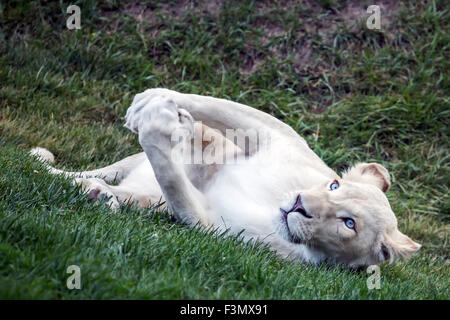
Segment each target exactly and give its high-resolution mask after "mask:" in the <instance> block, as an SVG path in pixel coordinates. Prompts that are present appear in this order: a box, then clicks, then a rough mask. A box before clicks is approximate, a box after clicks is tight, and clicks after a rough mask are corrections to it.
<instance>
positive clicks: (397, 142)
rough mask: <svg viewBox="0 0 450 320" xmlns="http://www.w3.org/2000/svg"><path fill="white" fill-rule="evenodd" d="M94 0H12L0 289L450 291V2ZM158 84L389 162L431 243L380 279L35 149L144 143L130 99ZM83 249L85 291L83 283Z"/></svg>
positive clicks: (399, 204)
mask: <svg viewBox="0 0 450 320" xmlns="http://www.w3.org/2000/svg"><path fill="white" fill-rule="evenodd" d="M77 3H78V4H79V5H80V7H81V12H82V19H81V24H82V29H81V30H79V31H72V30H67V29H66V27H65V24H66V23H65V19H66V17H67V15H66V14H65V9H66V7H67V6H68V3H64V4H63V3H61V2H60V1H54V2H52V1H45V2H44V1H42V2H39V1H8V2H6V3H5V2H2V3H1V4H0V85H1V90H0V298H31V299H42V298H50V299H55V298H57V299H58V298H64V299H79V298H98V299H110V298H149V299H155V298H156V299H178V298H187V299H197V298H200V299H308V298H310V299H318V298H324V299H380V298H381V299H449V293H450V283H449V279H450V267H449V234H450V232H449V231H450V230H449V221H450V219H449V218H450V216H449V214H450V201H449V197H448V194H449V181H450V179H449V178H450V176H449V128H448V127H449V123H450V121H449V120H450V119H449V118H450V114H449V113H450V108H449V106H450V105H449V89H448V88H449V87H450V84H449V70H450V68H449V61H450V57H449V43H450V36H449V30H448V26H449V25H450V24H449V11H448V6H446V2H445V1H443V0H442V1H431V2H429V3H428V4H427V5H424V4H422V3H421V2H417V1H410V2H406V1H405V2H401V3H399V2H389V3H390V7H389V10H388V11H382V19H383V14H387V13H386V12H389V17H387V18H386V19H385V21H386V22H385V25H383V24H382V30H381V31H371V30H367V29H366V28H365V27H364V24H363V23H361V22H359V21H358V19H356V18H355V16H351V15H350V16H349V15H348V14H346V13H347V12H350V11H351V10H350V11H349V10H348V8H350V7H352V6H357V3H361V4H362V5H361V8H362V10H364V11H365V8H366V7H367V6H368V5H369V4H371V3H365V2H364V1H362V2H353V1H342V2H341V1H339V2H338V1H319V2H318V4H316V5H314V6H312V5H311V3H313V1H310V2H302V3H300V2H298V1H287V2H279V3H278V2H277V3H275V4H271V3H272V2H269V1H258V2H254V3H250V2H248V4H244V2H243V1H226V2H225V4H224V5H222V6H215V5H214V4H215V3H216V2H214V1H212V2H209V3H210V4H211V3H212V5H210V6H206V5H205V3H203V2H201V1H200V2H196V4H195V5H194V6H193V7H190V8H189V9H188V10H182V9H180V3H184V2H180V1H178V2H177V1H168V2H163V3H161V2H160V1H153V2H152V1H149V2H148V3H147V2H145V3H144V5H141V6H138V5H135V2H134V1H132V2H126V1H114V0H111V1H99V2H95V1H83V2H82V3H81V1H74V2H71V3H70V4H77ZM283 3H287V5H283ZM393 3H394V4H393ZM145 8H146V10H145V11H144V9H145ZM383 12H384V13H383ZM139 13H142V16H141V17H140V16H139ZM382 21H383V20H382ZM382 23H383V22H382ZM152 87H167V88H171V89H175V90H179V91H182V92H189V93H198V94H203V95H213V96H216V97H224V98H229V99H232V100H234V101H239V102H242V103H245V104H249V105H251V106H253V107H255V108H259V109H261V110H263V111H265V112H269V113H271V114H272V115H274V116H276V117H278V118H279V119H282V120H283V121H285V122H286V123H288V124H289V125H291V126H292V127H293V128H294V129H295V130H297V132H298V133H300V134H301V135H302V136H304V137H305V138H306V139H307V140H308V142H309V143H310V145H311V147H312V148H313V149H314V150H315V151H316V152H317V153H318V154H319V156H320V157H322V158H323V159H324V160H325V162H326V163H327V164H328V165H329V166H330V167H332V168H333V169H336V170H338V171H340V170H342V169H344V168H346V167H347V166H348V165H350V164H352V163H354V162H356V161H360V160H361V161H377V162H380V163H382V164H383V165H385V166H386V167H387V168H388V170H389V171H390V173H391V176H392V182H393V185H392V189H391V190H390V191H389V192H388V198H389V200H390V202H391V205H392V207H393V209H394V211H395V212H396V214H397V217H398V220H399V227H400V230H402V231H403V232H404V233H406V234H408V235H409V236H411V237H412V238H413V239H414V240H416V241H418V242H420V243H422V244H423V248H422V249H421V250H420V253H419V254H418V255H416V256H415V257H413V258H412V259H411V260H410V261H409V262H406V263H398V264H395V265H383V266H381V289H380V290H368V288H367V286H366V280H367V277H368V275H367V274H366V273H365V272H359V273H352V272H350V271H348V270H346V269H343V268H339V267H328V268H327V267H325V266H322V267H319V268H317V267H313V266H310V265H301V264H294V263H290V262H286V261H282V260H280V259H278V258H277V257H276V256H275V255H274V254H273V253H271V252H270V251H269V250H268V249H267V248H265V247H263V246H261V245H254V244H244V243H241V242H240V241H239V239H237V238H233V237H224V236H222V235H220V234H216V233H214V232H212V231H211V232H209V233H206V232H203V231H200V230H197V229H190V228H188V227H186V226H184V225H181V224H178V223H174V221H173V220H172V219H171V217H170V216H169V215H168V214H167V213H166V212H160V210H157V209H152V210H150V211H144V210H137V209H136V208H133V207H124V208H123V209H122V211H121V214H111V213H110V211H109V210H108V209H107V208H105V207H104V206H103V205H102V204H96V205H94V204H91V203H88V202H87V201H86V200H87V196H85V195H83V194H81V193H80V189H79V188H78V187H74V186H72V185H71V183H70V181H67V180H64V179H62V178H61V177H55V176H51V175H49V174H47V173H46V172H45V170H44V169H43V167H42V166H41V164H39V163H37V162H36V161H33V159H32V158H31V157H30V156H28V154H27V151H28V150H29V149H30V148H31V147H33V146H36V145H39V146H43V147H46V148H48V149H50V150H51V151H52V152H53V153H55V155H56V157H57V166H58V167H60V168H67V169H82V168H83V169H84V168H95V167H99V166H103V165H106V164H109V163H112V162H114V161H116V160H119V159H121V158H123V157H124V156H126V155H130V154H132V153H133V152H138V151H139V149H140V148H139V144H138V141H137V137H136V136H134V135H132V134H131V133H130V132H129V131H127V130H126V129H125V128H123V127H122V124H123V116H124V114H125V111H126V109H127V107H128V106H129V105H130V103H131V100H132V98H133V96H134V94H136V93H139V92H141V91H143V90H145V89H146V88H152ZM72 264H76V265H79V266H80V267H81V275H82V289H81V290H72V291H71V290H68V289H67V288H66V279H67V277H68V276H69V275H68V274H67V273H66V268H67V267H68V266H69V265H72Z"/></svg>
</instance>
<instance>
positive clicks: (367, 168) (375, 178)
mask: <svg viewBox="0 0 450 320" xmlns="http://www.w3.org/2000/svg"><path fill="white" fill-rule="evenodd" d="M343 178H344V179H347V180H351V181H356V182H363V183H369V184H373V185H376V186H377V187H378V188H380V189H381V190H382V191H383V192H386V191H388V189H389V187H390V186H391V179H390V177H389V172H388V171H387V169H386V168H385V167H383V166H382V165H381V164H378V163H358V164H356V165H355V166H353V167H352V168H350V170H348V171H347V172H346V173H344V174H343Z"/></svg>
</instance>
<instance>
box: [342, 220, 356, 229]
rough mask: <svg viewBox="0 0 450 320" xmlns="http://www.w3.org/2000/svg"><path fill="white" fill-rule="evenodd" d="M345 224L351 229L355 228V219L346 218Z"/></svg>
mask: <svg viewBox="0 0 450 320" xmlns="http://www.w3.org/2000/svg"><path fill="white" fill-rule="evenodd" d="M344 223H345V226H346V227H347V228H349V229H355V220H353V219H351V218H346V219H344Z"/></svg>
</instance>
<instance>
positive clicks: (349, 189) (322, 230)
mask: <svg viewBox="0 0 450 320" xmlns="http://www.w3.org/2000/svg"><path fill="white" fill-rule="evenodd" d="M389 186H390V178H389V173H388V171H387V170H386V168H384V167H383V166H381V165H379V164H376V163H360V164H358V165H356V166H354V167H353V168H351V169H350V170H349V171H347V172H346V173H344V174H343V177H342V179H338V180H334V181H329V182H328V183H326V184H324V185H319V186H316V187H314V188H311V189H308V190H304V191H300V192H299V193H298V195H297V196H296V198H295V199H294V200H292V201H291V204H290V206H291V207H290V208H282V209H281V211H282V213H283V218H284V219H285V224H286V229H287V230H286V231H287V234H288V236H289V238H290V241H293V242H296V243H303V244H306V245H307V246H308V247H310V248H312V249H314V250H316V251H318V252H320V253H322V254H323V255H324V256H325V257H327V259H328V260H331V261H332V262H335V263H339V264H345V265H348V266H350V267H363V266H368V265H373V264H379V263H382V262H384V261H386V260H390V261H391V262H392V261H394V260H396V259H398V258H408V257H409V256H410V255H411V254H413V253H414V252H416V251H417V250H419V248H420V247H421V246H420V244H418V243H416V242H414V241H413V240H411V239H410V238H409V237H408V236H406V235H404V234H403V233H401V232H400V231H399V230H398V228H397V219H396V217H395V215H394V213H393V211H392V209H391V207H390V205H389V201H388V199H387V198H386V195H385V194H384V193H385V192H386V191H387V190H388V189H389Z"/></svg>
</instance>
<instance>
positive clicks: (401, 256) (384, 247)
mask: <svg viewBox="0 0 450 320" xmlns="http://www.w3.org/2000/svg"><path fill="white" fill-rule="evenodd" d="M383 238H384V239H383V241H382V243H381V256H383V257H384V260H390V261H391V262H393V261H394V260H406V259H408V258H409V257H411V255H412V254H414V253H415V252H417V251H418V250H419V249H420V248H421V247H422V246H421V245H420V244H419V243H417V242H414V241H413V240H412V239H411V238H410V237H408V236H406V235H404V234H403V233H401V232H400V231H399V230H395V231H394V232H393V233H392V234H389V235H387V234H385V235H384V237H383Z"/></svg>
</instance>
